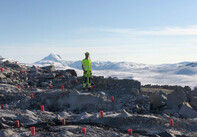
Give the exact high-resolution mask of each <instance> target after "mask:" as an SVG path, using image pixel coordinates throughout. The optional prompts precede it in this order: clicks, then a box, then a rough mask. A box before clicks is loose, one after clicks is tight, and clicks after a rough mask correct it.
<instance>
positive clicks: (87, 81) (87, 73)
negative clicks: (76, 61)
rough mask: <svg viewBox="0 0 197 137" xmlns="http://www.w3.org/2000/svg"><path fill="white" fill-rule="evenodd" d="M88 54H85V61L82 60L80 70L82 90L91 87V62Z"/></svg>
mask: <svg viewBox="0 0 197 137" xmlns="http://www.w3.org/2000/svg"><path fill="white" fill-rule="evenodd" d="M89 55H90V54H89V53H88V52H86V53H85V59H83V60H82V63H81V64H82V69H83V89H86V88H88V90H90V87H91V78H92V62H91V60H90V58H89Z"/></svg>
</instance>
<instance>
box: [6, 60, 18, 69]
mask: <svg viewBox="0 0 197 137" xmlns="http://www.w3.org/2000/svg"><path fill="white" fill-rule="evenodd" d="M3 65H4V66H6V67H9V68H11V69H21V66H20V65H19V64H15V63H12V62H10V61H8V60H7V61H5V62H3Z"/></svg>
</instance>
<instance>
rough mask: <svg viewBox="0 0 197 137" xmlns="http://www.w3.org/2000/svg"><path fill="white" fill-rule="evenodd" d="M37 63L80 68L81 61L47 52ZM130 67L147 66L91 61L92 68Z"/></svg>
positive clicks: (113, 68) (125, 68)
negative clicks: (66, 58) (65, 58)
mask: <svg viewBox="0 0 197 137" xmlns="http://www.w3.org/2000/svg"><path fill="white" fill-rule="evenodd" d="M34 64H37V65H44V66H45V65H50V64H53V65H55V66H56V67H60V66H62V67H64V66H69V67H71V68H75V69H81V61H66V60H63V59H62V58H61V56H60V55H56V54H52V53H51V54H49V55H48V56H47V57H45V58H43V59H41V60H40V61H37V62H35V63H34ZM132 68H148V65H146V64H139V63H133V62H111V61H103V62H101V61H94V62H92V69H94V70H129V69H132Z"/></svg>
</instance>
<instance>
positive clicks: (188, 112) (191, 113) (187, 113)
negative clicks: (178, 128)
mask: <svg viewBox="0 0 197 137" xmlns="http://www.w3.org/2000/svg"><path fill="white" fill-rule="evenodd" d="M179 115H181V116H182V117H185V118H197V111H195V110H193V109H192V107H191V106H190V104H189V103H187V102H184V103H183V105H182V107H181V109H180V111H179Z"/></svg>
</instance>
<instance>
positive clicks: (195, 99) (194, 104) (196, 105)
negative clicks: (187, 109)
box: [190, 96, 197, 110]
mask: <svg viewBox="0 0 197 137" xmlns="http://www.w3.org/2000/svg"><path fill="white" fill-rule="evenodd" d="M190 104H191V106H192V107H193V108H194V109H195V110H197V96H193V97H192V98H191V102H190Z"/></svg>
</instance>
